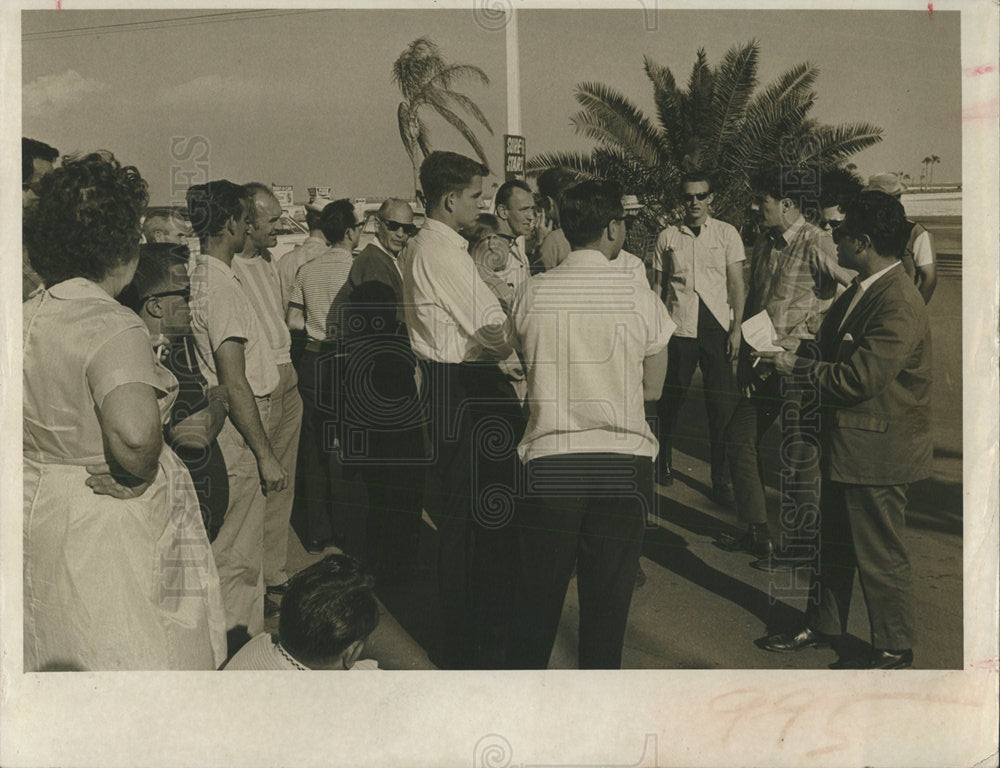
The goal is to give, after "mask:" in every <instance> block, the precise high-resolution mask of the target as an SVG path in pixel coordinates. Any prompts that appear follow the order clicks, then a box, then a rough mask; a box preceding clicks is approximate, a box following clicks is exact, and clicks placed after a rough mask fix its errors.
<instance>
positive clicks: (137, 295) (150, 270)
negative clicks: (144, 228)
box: [118, 243, 191, 314]
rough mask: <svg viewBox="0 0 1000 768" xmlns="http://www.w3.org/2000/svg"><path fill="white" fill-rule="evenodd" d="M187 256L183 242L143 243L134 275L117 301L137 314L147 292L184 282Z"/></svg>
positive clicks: (152, 292)
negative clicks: (181, 243)
mask: <svg viewBox="0 0 1000 768" xmlns="http://www.w3.org/2000/svg"><path fill="white" fill-rule="evenodd" d="M190 255H191V254H190V252H189V251H188V247H187V246H186V245H180V244H178V243H143V244H142V245H140V246H139V263H138V264H137V265H136V268H135V277H133V278H132V283H131V285H129V287H128V288H127V289H126V290H125V291H123V292H122V294H121V295H119V297H118V300H119V301H120V302H121V303H122V304H124V305H125V306H126V307H128V308H129V309H131V310H132V311H133V312H135V313H136V314H139V312H140V310H141V309H142V306H143V304H144V303H145V300H146V298H147V297H148V296H150V295H151V294H154V293H158V292H160V291H165V290H174V289H177V288H180V287H182V286H186V285H188V284H189V281H188V276H187V263H188V259H189V257H190Z"/></svg>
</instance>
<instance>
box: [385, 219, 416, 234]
mask: <svg viewBox="0 0 1000 768" xmlns="http://www.w3.org/2000/svg"><path fill="white" fill-rule="evenodd" d="M379 221H381V222H382V223H383V224H385V228H386V229H388V230H389V231H390V232H398V231H399V230H403V233H404V234H405V235H406V236H407V237H413V236H414V235H415V234H417V232H418V231H419V228H418V227H417V225H416V224H404V223H403V222H401V221H393V220H392V219H383V218H382V217H381V216H380V217H379Z"/></svg>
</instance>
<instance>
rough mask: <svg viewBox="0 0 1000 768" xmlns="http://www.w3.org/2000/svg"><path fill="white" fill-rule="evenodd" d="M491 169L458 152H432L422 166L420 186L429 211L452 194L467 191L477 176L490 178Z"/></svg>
mask: <svg viewBox="0 0 1000 768" xmlns="http://www.w3.org/2000/svg"><path fill="white" fill-rule="evenodd" d="M489 173H490V169H489V168H487V167H486V166H485V165H483V164H482V163H480V162H477V161H476V160H473V159H472V158H471V157H466V156H465V155H460V154H458V153H457V152H431V153H430V154H429V155H427V157H426V158H425V159H424V162H423V163H422V164H421V165H420V186H421V188H422V189H423V192H424V205H425V207H426V208H427V210H428V211H430V210H432V209H434V208H437V207H438V206H440V205H441V200H442V199H443V198H444V197H445V196H446V195H448V194H450V193H452V192H458V191H460V190H463V189H465V188H466V187H468V186H469V185H470V184H471V183H472V179H473V178H474V177H476V176H488V175H489Z"/></svg>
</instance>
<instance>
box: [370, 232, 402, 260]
mask: <svg viewBox="0 0 1000 768" xmlns="http://www.w3.org/2000/svg"><path fill="white" fill-rule="evenodd" d="M371 244H372V245H374V246H375V247H376V248H378V249H379V250H380V251H382V253H384V254H385V255H386V256H388V257H389V258H390V259H392V260H393V261H395V260H396V258H397V256H393V255H392V254H391V253H390V252H389V249H388V248H386V247H385V246H384V245H382V243H380V242H379V239H378V238H377V237H376V238H375V239H374V240H372V242H371Z"/></svg>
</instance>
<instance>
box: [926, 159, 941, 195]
mask: <svg viewBox="0 0 1000 768" xmlns="http://www.w3.org/2000/svg"><path fill="white" fill-rule="evenodd" d="M928 160H929V161H930V165H929V166H928V168H929V170H930V174H929V178H928V180H927V186H928V187H933V186H934V164H935V163H940V162H941V158H940V157H938V156H937V155H931V156H930V157H929V158H928Z"/></svg>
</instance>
